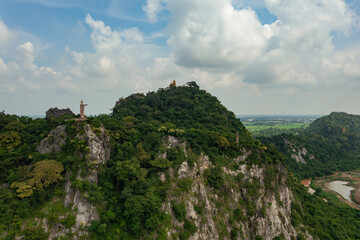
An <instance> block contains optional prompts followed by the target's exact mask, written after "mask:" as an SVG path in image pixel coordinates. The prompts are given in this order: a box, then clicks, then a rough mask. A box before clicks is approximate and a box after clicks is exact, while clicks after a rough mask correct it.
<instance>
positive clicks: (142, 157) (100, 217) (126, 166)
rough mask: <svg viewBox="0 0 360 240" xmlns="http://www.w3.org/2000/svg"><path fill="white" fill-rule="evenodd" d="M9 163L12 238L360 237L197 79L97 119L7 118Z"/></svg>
mask: <svg viewBox="0 0 360 240" xmlns="http://www.w3.org/2000/svg"><path fill="white" fill-rule="evenodd" d="M0 159H1V160H0V171H1V175H0V184H1V187H0V238H1V239H14V238H18V239H358V238H359V237H360V228H359V226H360V222H359V221H360V220H359V219H360V218H359V211H358V210H355V209H351V208H349V207H346V206H342V207H339V206H338V205H334V204H333V203H332V202H329V203H326V202H324V201H323V199H322V198H320V197H318V196H316V195H314V196H312V195H310V194H308V193H306V189H305V188H304V187H303V186H302V185H300V184H299V183H298V182H297V179H296V178H294V176H293V174H292V173H291V172H288V170H287V169H286V168H285V166H284V162H286V159H285V158H284V157H283V155H282V154H280V153H279V152H278V151H277V150H275V148H274V147H273V146H272V145H271V144H266V145H264V144H262V143H261V142H260V141H258V140H256V139H253V138H252V137H251V134H250V133H249V132H248V131H247V130H246V129H245V128H244V126H243V124H242V123H241V122H240V120H238V119H237V118H236V117H235V115H234V114H233V113H232V112H230V111H228V110H227V109H226V108H225V107H224V106H223V105H222V104H221V103H220V101H219V100H218V99H217V98H216V97H214V96H211V95H210V94H209V93H208V92H206V91H205V90H201V89H200V88H199V86H198V85H196V83H195V82H190V83H188V84H187V85H186V86H175V85H170V86H169V87H167V88H164V89H159V90H158V91H157V92H149V93H147V94H139V93H137V94H133V95H130V96H129V97H127V98H121V99H119V101H118V102H117V103H116V104H115V107H114V108H113V112H112V114H110V115H99V116H96V117H89V118H88V119H87V120H86V121H83V120H79V119H72V118H71V117H65V116H64V117H60V118H45V119H31V118H27V117H18V116H15V115H8V114H5V113H0Z"/></svg>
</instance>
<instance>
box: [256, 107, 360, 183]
mask: <svg viewBox="0 0 360 240" xmlns="http://www.w3.org/2000/svg"><path fill="white" fill-rule="evenodd" d="M260 140H261V141H262V142H264V143H269V144H270V143H272V144H274V145H275V146H276V148H277V150H279V151H280V152H282V153H283V154H284V155H285V156H286V157H287V158H286V159H287V160H286V165H287V166H288V167H289V168H290V170H291V171H292V172H294V174H295V175H296V176H298V177H300V178H308V177H319V176H324V175H330V174H332V173H333V172H334V171H347V170H353V169H356V168H360V116H358V115H352V114H347V113H343V112H333V113H331V114H329V115H327V116H324V117H321V118H319V119H317V120H315V121H314V122H313V123H311V124H310V126H309V127H308V128H307V129H306V131H305V132H303V133H301V134H299V135H292V134H283V135H277V136H272V137H270V138H260Z"/></svg>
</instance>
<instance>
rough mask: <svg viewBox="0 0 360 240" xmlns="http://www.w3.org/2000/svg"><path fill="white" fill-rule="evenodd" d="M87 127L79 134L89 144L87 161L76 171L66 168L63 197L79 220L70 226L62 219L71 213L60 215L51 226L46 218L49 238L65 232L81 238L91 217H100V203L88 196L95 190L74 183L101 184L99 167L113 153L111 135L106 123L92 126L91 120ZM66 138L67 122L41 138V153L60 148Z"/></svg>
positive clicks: (45, 222) (97, 219)
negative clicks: (111, 150) (98, 209)
mask: <svg viewBox="0 0 360 240" xmlns="http://www.w3.org/2000/svg"><path fill="white" fill-rule="evenodd" d="M83 130H84V131H79V132H83V133H82V134H80V133H78V134H77V135H76V137H75V138H76V139H78V140H80V141H83V142H84V143H85V144H86V147H85V149H87V154H86V156H85V159H86V164H85V165H84V166H79V167H78V169H77V172H76V173H73V172H71V171H70V170H68V171H67V172H66V174H65V179H66V181H65V184H64V192H65V197H64V199H63V200H62V202H63V204H64V206H65V208H70V209H71V210H70V212H69V213H68V215H71V216H74V217H75V218H74V220H75V222H74V224H73V225H72V226H71V227H66V225H65V224H62V223H61V219H64V218H66V217H68V216H60V217H59V219H58V220H59V221H58V222H57V223H56V224H53V225H52V226H50V225H49V223H48V219H46V218H45V219H43V228H44V229H45V232H47V233H49V239H57V238H58V237H61V236H72V237H73V239H78V238H79V237H80V236H84V235H85V236H86V235H87V234H88V233H87V227H89V225H90V224H91V221H100V218H99V214H98V211H97V209H96V207H95V206H94V205H93V204H92V203H90V201H89V199H88V198H89V194H90V191H91V190H84V189H80V188H79V187H77V185H75V186H74V184H73V183H74V182H77V183H83V182H86V184H88V185H94V184H95V185H97V183H98V170H99V167H101V166H102V165H103V164H105V163H106V161H107V160H108V159H109V157H110V137H109V135H108V134H107V132H106V130H105V128H104V127H103V126H101V127H100V128H96V129H92V128H91V127H90V125H88V124H87V125H85V126H84V127H83ZM49 138H53V141H52V142H49V140H48V139H49ZM65 140H66V132H65V126H59V127H57V128H56V129H55V130H53V131H51V132H50V134H49V136H48V137H47V138H46V139H44V140H43V141H41V143H40V145H39V147H38V151H39V152H41V153H48V149H53V150H57V151H60V150H61V147H60V146H61V144H59V142H60V141H61V142H64V143H65ZM58 148H60V149H58ZM74 174H75V177H74V176H73V175H74ZM71 179H74V180H71Z"/></svg>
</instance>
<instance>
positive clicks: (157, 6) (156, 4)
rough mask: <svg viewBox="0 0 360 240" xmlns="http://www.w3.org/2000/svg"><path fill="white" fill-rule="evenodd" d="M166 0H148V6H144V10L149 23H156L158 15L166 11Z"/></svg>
mask: <svg viewBox="0 0 360 240" xmlns="http://www.w3.org/2000/svg"><path fill="white" fill-rule="evenodd" d="M164 2H165V1H164V0H148V1H147V3H146V5H144V6H143V10H144V12H145V13H146V16H147V18H148V20H149V22H151V23H154V22H156V21H157V20H158V19H157V15H158V14H159V13H160V12H161V11H162V10H163V9H164Z"/></svg>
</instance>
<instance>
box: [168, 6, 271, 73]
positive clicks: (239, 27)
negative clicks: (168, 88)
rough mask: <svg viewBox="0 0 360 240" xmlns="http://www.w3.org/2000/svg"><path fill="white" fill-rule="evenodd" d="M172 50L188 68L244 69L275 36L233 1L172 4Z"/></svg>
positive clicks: (254, 16) (179, 62) (269, 28)
mask: <svg viewBox="0 0 360 240" xmlns="http://www.w3.org/2000/svg"><path fill="white" fill-rule="evenodd" d="M168 7H169V9H170V11H171V12H172V14H173V16H172V18H173V21H172V22H171V23H170V25H169V27H168V31H169V33H170V38H169V40H168V43H169V46H170V47H171V49H172V51H173V52H174V54H175V55H176V57H177V63H178V64H180V65H182V66H185V67H201V68H219V69H227V68H229V67H230V68H238V69H243V68H245V67H246V66H247V65H248V64H250V63H252V62H254V61H256V60H257V59H258V58H259V57H261V56H262V55H263V53H264V52H265V51H266V49H267V46H268V40H269V39H270V38H271V36H272V35H273V29H272V26H270V25H262V24H261V23H260V21H259V19H258V18H257V16H256V13H255V12H254V11H253V10H252V9H250V8H246V9H241V10H236V9H234V7H233V5H232V4H231V2H230V1H223V0H214V1H210V2H209V1H192V0H187V1H171V2H169V3H168Z"/></svg>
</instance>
